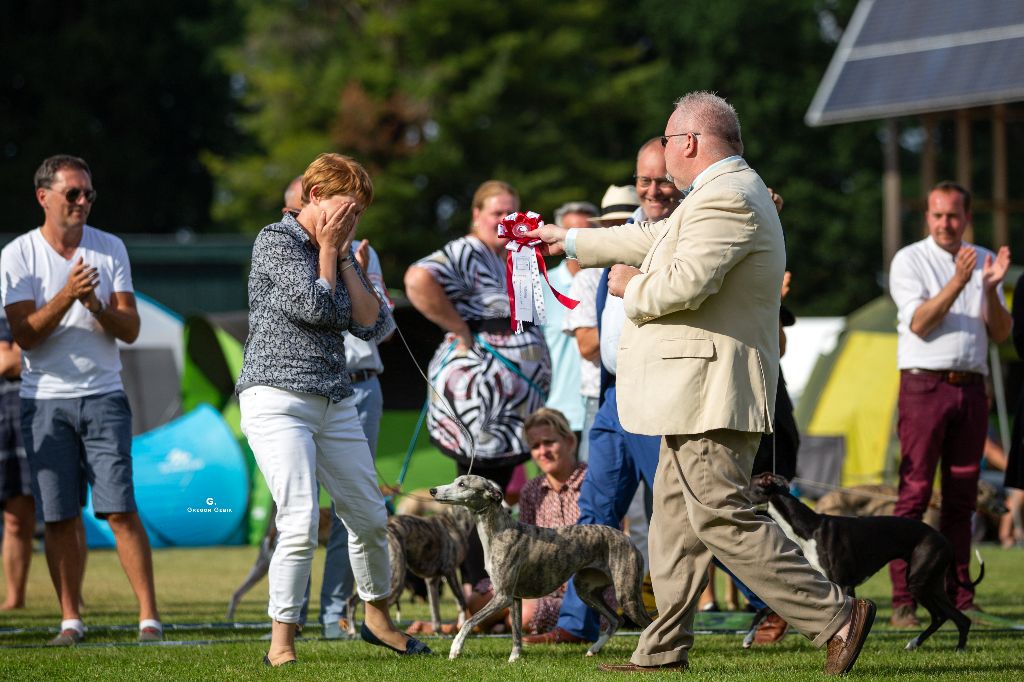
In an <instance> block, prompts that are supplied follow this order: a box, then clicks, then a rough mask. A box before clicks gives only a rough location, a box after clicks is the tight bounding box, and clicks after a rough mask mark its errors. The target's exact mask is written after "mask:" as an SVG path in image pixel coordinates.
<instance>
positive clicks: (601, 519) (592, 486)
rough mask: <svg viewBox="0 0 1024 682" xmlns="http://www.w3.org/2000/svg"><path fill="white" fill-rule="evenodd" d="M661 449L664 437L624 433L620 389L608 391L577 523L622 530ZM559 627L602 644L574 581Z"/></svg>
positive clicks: (649, 479) (593, 440)
mask: <svg viewBox="0 0 1024 682" xmlns="http://www.w3.org/2000/svg"><path fill="white" fill-rule="evenodd" d="M660 450H661V438H659V437H657V436H640V435H637V434H635V433H629V432H628V431H625V430H624V429H623V428H622V424H620V423H619V409H618V406H617V403H616V402H615V387H614V386H613V387H611V388H609V389H608V390H607V391H606V392H605V401H604V404H603V405H601V407H600V408H599V409H598V411H597V415H596V416H595V417H594V426H593V427H592V428H591V430H590V453H589V458H588V462H587V473H586V475H585V476H584V477H583V484H582V486H581V487H580V501H579V505H580V518H579V521H577V523H579V524H580V525H585V524H599V525H603V526H613V527H615V528H618V527H619V526H620V525H621V523H622V518H623V517H624V516H625V515H626V510H627V509H629V503H630V502H631V501H632V500H633V496H634V495H635V494H636V490H637V486H639V485H640V480H641V479H643V480H644V481H646V482H647V485H649V486H653V483H654V471H655V470H656V469H657V468H658V453H659V452H660ZM558 627H560V628H563V629H565V630H567V631H569V632H571V633H573V634H574V635H576V636H577V637H582V638H584V639H588V640H590V641H594V640H596V639H597V636H598V632H599V630H600V621H599V619H598V616H597V614H596V613H595V612H594V611H593V610H591V609H590V608H589V607H588V606H587V605H586V604H584V603H583V601H582V600H580V598H579V596H577V594H576V588H575V587H574V586H573V581H572V580H570V581H569V586H568V589H567V590H566V592H565V598H564V599H562V608H561V610H560V611H559V613H558Z"/></svg>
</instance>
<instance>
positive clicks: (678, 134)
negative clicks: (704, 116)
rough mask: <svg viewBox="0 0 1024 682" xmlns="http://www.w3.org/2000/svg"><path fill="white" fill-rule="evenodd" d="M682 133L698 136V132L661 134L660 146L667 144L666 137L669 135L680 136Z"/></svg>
mask: <svg viewBox="0 0 1024 682" xmlns="http://www.w3.org/2000/svg"><path fill="white" fill-rule="evenodd" d="M683 135H693V136H694V137H700V133H672V134H671V135H662V136H661V146H662V147H667V146H668V138H670V137H682V136H683Z"/></svg>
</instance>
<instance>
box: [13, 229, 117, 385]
mask: <svg viewBox="0 0 1024 682" xmlns="http://www.w3.org/2000/svg"><path fill="white" fill-rule="evenodd" d="M79 258H82V259H83V260H84V262H85V263H86V264H88V265H91V266H94V267H95V268H96V269H97V271H98V272H99V276H100V283H99V287H98V289H97V291H96V295H97V296H98V297H99V299H100V300H101V301H103V303H104V304H105V305H108V304H109V303H110V300H111V298H112V297H113V294H114V293H115V292H132V291H134V289H133V288H132V273H131V267H130V265H129V264H128V251H127V250H126V249H125V248H124V242H122V241H121V240H120V239H119V238H117V237H115V236H114V235H112V234H109V233H107V232H103V231H102V230H97V229H96V228H94V227H90V226H88V225H85V226H84V227H83V229H82V241H81V243H80V244H79V245H78V249H77V250H76V251H75V253H74V255H72V256H71V258H69V259H66V260H65V259H64V258H63V257H62V256H61V255H60V254H59V253H57V252H56V251H55V250H54V249H53V247H52V246H50V244H49V243H47V241H46V239H45V238H43V235H42V232H41V229H40V228H36V229H34V230H32V231H31V232H27V233H25V234H23V235H21V236H20V237H18V238H17V239H15V240H14V241H12V242H11V243H10V244H8V245H7V246H6V247H4V250H3V253H2V255H0V273H2V278H0V293H2V296H3V304H4V306H8V305H11V304H12V303H18V302H21V301H34V302H35V304H36V309H37V310H38V309H40V308H42V307H43V306H44V305H46V303H48V302H49V301H50V300H52V299H53V297H54V296H56V295H57V293H58V292H59V291H60V290H61V289H63V288H64V285H65V284H67V281H68V273H69V272H71V268H72V267H74V265H75V263H77V262H78V259H79ZM21 358H22V369H21V397H23V398H80V397H83V396H88V395H99V394H102V393H110V392H112V391H118V390H122V385H121V356H120V354H119V352H118V349H117V341H116V339H115V338H114V336H113V335H112V334H108V333H107V332H106V331H104V329H103V327H102V326H100V323H99V322H98V321H97V320H96V318H95V317H93V316H92V313H90V312H89V310H88V309H87V308H86V307H85V306H84V305H83V304H82V303H81V302H80V301H75V303H74V304H72V306H71V308H70V309H69V310H68V311H67V313H65V314H64V317H63V318H62V319H61V321H60V323H59V324H58V325H57V328H56V329H54V330H53V333H51V334H50V335H49V336H48V337H46V339H45V340H44V341H43V342H42V343H40V344H39V345H38V346H36V347H35V348H33V349H32V350H22V354H21Z"/></svg>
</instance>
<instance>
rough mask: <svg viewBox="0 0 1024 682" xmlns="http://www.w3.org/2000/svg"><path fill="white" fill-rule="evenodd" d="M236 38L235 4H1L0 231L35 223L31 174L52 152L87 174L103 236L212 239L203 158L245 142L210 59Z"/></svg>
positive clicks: (209, 0)
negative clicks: (81, 164) (181, 234)
mask: <svg viewBox="0 0 1024 682" xmlns="http://www.w3.org/2000/svg"><path fill="white" fill-rule="evenodd" d="M238 32H239V21H238V15H237V14H236V12H235V6H234V2H233V0H179V1H177V2H173V3H148V2H136V1H135V0H78V1H76V2H5V3H3V4H2V6H0V40H2V42H3V58H2V64H3V68H2V69H0V72H2V74H0V159H2V160H0V197H2V204H3V206H4V209H5V214H6V224H5V227H4V228H3V231H4V232H8V233H18V232H23V231H25V230H27V229H29V228H31V227H33V226H34V225H38V224H39V222H40V220H41V213H40V210H39V207H38V206H37V205H36V202H35V199H34V197H33V194H32V176H33V174H34V172H35V170H36V168H37V167H38V166H39V163H40V162H41V161H42V160H43V159H44V158H45V157H47V156H50V155H52V154H58V153H66V154H75V155H78V156H82V157H84V158H85V159H86V160H87V161H88V162H89V164H90V166H91V167H92V170H93V175H94V184H95V185H96V188H97V190H98V191H99V194H100V199H99V201H98V202H97V204H96V207H95V209H94V210H93V213H92V215H91V217H90V222H92V223H93V224H95V225H97V226H98V227H101V228H103V229H106V230H110V231H113V232H117V233H126V232H168V231H173V230H176V229H178V228H180V227H183V226H187V227H190V228H193V229H196V230H203V229H207V228H208V227H209V225H210V217H209V216H210V204H211V202H212V187H213V185H212V182H211V180H210V174H209V171H208V170H207V168H206V167H205V166H204V165H203V164H202V162H201V156H202V155H203V154H204V153H208V152H210V151H217V152H223V151H225V150H236V151H237V150H238V149H239V145H240V143H241V140H240V137H239V136H238V135H237V134H236V133H235V126H234V124H233V120H232V116H233V113H234V111H235V108H236V100H235V98H234V97H232V94H231V90H230V84H229V81H228V77H227V75H226V73H225V72H224V70H223V69H222V66H221V64H220V62H219V61H218V60H217V59H216V58H215V53H214V52H213V49H214V48H215V47H216V46H218V45H226V44H230V43H231V42H232V41H233V40H235V39H236V36H237V35H238Z"/></svg>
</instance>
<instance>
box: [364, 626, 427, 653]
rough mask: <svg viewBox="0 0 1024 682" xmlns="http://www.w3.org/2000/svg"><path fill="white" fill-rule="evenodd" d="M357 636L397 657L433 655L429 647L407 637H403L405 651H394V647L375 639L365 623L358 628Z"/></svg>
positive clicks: (375, 636) (413, 638)
mask: <svg viewBox="0 0 1024 682" xmlns="http://www.w3.org/2000/svg"><path fill="white" fill-rule="evenodd" d="M359 636H360V637H362V638H363V641H364V642H366V643H367V644H372V645H374V646H382V647H384V648H385V649H391V650H392V651H394V652H395V653H396V654H398V655H399V656H413V655H416V654H432V653H434V652H433V651H431V650H430V647H429V646H427V645H426V644H424V643H423V642H421V641H420V640H418V639H416V638H415V637H410V636H409V635H406V636H405V638H406V641H405V651H401V650H399V649H396V648H395V647H393V646H391V645H390V644H385V643H384V642H382V641H380V640H379V639H377V635H375V634H373V632H372V631H371V630H370V628H368V627H366V623H365V622H364V623H363V624H362V625H361V626H360V627H359Z"/></svg>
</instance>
